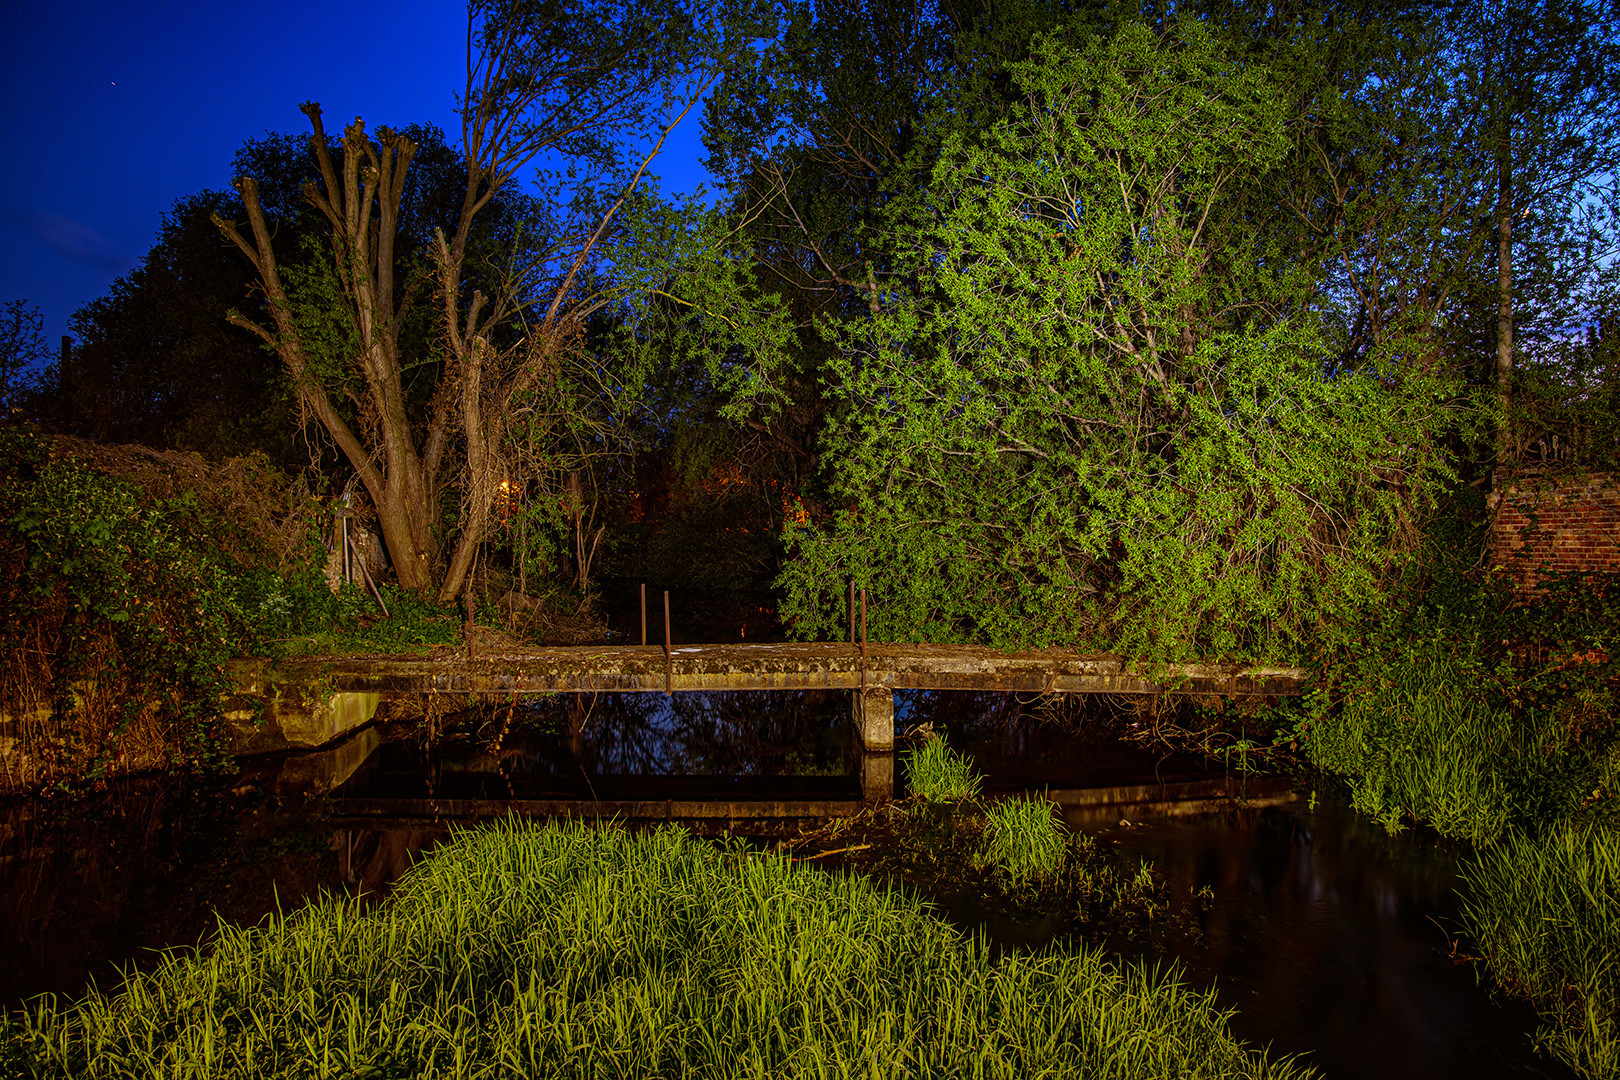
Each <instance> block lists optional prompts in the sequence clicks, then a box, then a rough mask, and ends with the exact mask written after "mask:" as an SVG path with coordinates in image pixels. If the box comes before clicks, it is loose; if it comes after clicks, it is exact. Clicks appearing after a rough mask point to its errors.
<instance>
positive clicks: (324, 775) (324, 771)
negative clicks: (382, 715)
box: [269, 725, 382, 795]
mask: <svg viewBox="0 0 1620 1080" xmlns="http://www.w3.org/2000/svg"><path fill="white" fill-rule="evenodd" d="M381 745H382V735H381V734H380V733H379V732H378V731H377V728H376V727H375V726H374V725H367V726H366V727H363V728H361V729H360V730H359V731H356V732H355V733H354V734H353V735H352V736H351V737H349V738H347V739H344V740H343V741H342V742H339V743H337V744H336V745H333V746H328V747H325V748H323V749H320V750H310V751H307V752H304V753H294V754H288V755H287V757H286V759H285V760H284V761H282V763H281V768H279V769H277V770H276V773H275V775H274V776H273V777H271V779H270V781H269V784H270V790H272V791H274V792H275V793H276V794H278V795H324V794H326V793H327V792H328V791H332V790H334V789H335V788H337V787H339V786H340V785H342V783H343V782H344V781H345V780H347V779H348V778H349V777H351V776H353V775H354V774H355V770H357V769H359V768H360V766H361V765H364V764H365V762H366V759H367V758H369V757H370V756H371V755H372V752H373V751H375V750H376V749H377V747H379V746H381Z"/></svg>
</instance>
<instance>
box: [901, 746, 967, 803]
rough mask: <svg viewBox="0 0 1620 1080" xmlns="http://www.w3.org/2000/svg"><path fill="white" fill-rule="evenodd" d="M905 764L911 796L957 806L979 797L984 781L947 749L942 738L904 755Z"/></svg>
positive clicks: (962, 756) (963, 760) (961, 756)
mask: <svg viewBox="0 0 1620 1080" xmlns="http://www.w3.org/2000/svg"><path fill="white" fill-rule="evenodd" d="M905 764H906V778H907V781H908V783H909V784H910V785H911V793H912V794H913V795H919V796H921V797H922V798H924V799H927V800H928V801H929V802H958V801H960V800H963V799H976V798H978V797H979V788H980V785H981V784H982V783H983V782H984V778H983V777H981V776H980V775H979V774H978V773H976V772H974V771H973V762H971V761H969V760H968V758H967V757H966V756H964V755H962V754H958V753H956V752H955V751H954V750H952V749H950V748H949V747H948V746H946V745H945V740H944V739H942V738H938V737H935V738H931V739H929V740H928V741H927V742H925V743H923V744H922V745H921V746H918V747H914V748H913V749H911V750H909V751H907V752H906V754H905Z"/></svg>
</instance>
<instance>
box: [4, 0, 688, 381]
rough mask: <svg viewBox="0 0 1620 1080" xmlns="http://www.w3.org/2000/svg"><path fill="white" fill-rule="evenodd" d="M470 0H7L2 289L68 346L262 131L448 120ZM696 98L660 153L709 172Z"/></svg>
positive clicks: (672, 184)
mask: <svg viewBox="0 0 1620 1080" xmlns="http://www.w3.org/2000/svg"><path fill="white" fill-rule="evenodd" d="M465 63H466V8H465V5H464V4H462V3H457V2H454V0H439V2H432V0H327V2H325V3H313V2H308V0H273V2H270V3H264V4H241V3H220V2H214V3H205V2H200V0H148V2H146V3H115V2H111V0H86V2H76V0H8V2H5V3H0V103H3V104H4V108H3V109H0V147H4V152H3V153H0V303H4V302H6V301H9V300H16V299H27V300H30V301H32V302H33V303H35V304H36V305H37V306H38V307H39V308H40V310H41V311H42V312H43V313H44V316H45V332H46V335H47V340H48V341H49V342H50V343H51V346H52V348H53V349H54V348H55V346H56V343H57V341H58V339H59V337H60V335H62V334H63V333H66V329H67V320H68V317H69V316H70V315H72V314H73V312H74V311H75V310H77V309H78V307H79V306H80V305H82V304H83V303H85V302H86V301H88V300H91V299H94V298H95V297H97V296H100V295H101V294H103V293H104V292H106V290H107V287H108V286H109V285H111V284H112V282H113V280H114V279H115V278H117V277H118V276H119V275H120V274H123V273H125V272H126V271H128V270H129V269H131V268H132V267H134V266H135V265H136V264H137V263H138V262H139V261H140V258H141V256H142V255H143V254H145V252H146V250H147V249H148V248H149V247H151V245H152V241H153V239H154V238H155V236H156V232H157V228H158V224H159V219H160V218H161V217H162V215H163V213H164V212H165V211H166V210H168V209H169V207H170V206H171V205H172V204H173V202H174V201H175V199H177V198H179V197H181V196H183V195H186V194H189V193H191V192H194V191H199V190H201V189H203V188H209V187H216V188H217V187H224V186H225V185H226V184H227V183H228V182H229V181H230V176H229V171H230V163H231V158H232V156H233V155H234V154H235V152H236V149H237V147H239V146H240V145H241V144H242V142H243V141H244V140H246V139H248V138H252V137H255V136H258V135H262V134H264V133H265V132H266V131H299V132H302V131H304V130H307V129H306V126H305V125H306V123H307V122H306V121H305V119H304V117H303V116H302V115H301V114H300V113H299V112H298V103H299V102H301V101H307V100H314V101H319V102H320V103H321V106H322V109H323V110H324V111H325V114H326V126H327V129H328V130H330V131H341V130H342V128H343V125H344V124H345V123H347V122H348V121H349V119H351V118H352V117H354V116H357V115H359V116H364V117H365V119H366V124H367V127H369V128H372V129H375V128H376V127H377V126H378V125H380V124H391V125H396V126H397V125H403V124H408V123H412V122H418V121H420V122H427V123H435V124H438V125H439V126H440V127H442V128H443V129H444V130H445V134H446V136H447V137H448V138H449V139H450V141H451V143H452V145H454V144H455V142H456V140H457V139H458V138H459V127H458V126H457V123H456V118H455V114H454V112H453V109H454V107H455V94H456V92H457V91H458V90H459V89H460V88H461V86H462V84H463V81H464V79H465ZM702 156H703V149H702V144H701V142H700V140H699V131H698V116H697V113H696V111H694V112H693V113H692V114H691V115H689V116H688V117H687V120H686V123H685V124H684V125H683V130H681V131H680V132H677V136H676V138H675V139H673V140H672V145H671V146H669V147H667V148H666V151H665V154H664V156H663V157H661V158H660V159H659V161H658V163H657V164H656V165H655V166H654V170H655V171H656V172H658V173H660V174H661V175H662V176H663V177H664V178H665V185H664V186H665V188H666V190H671V191H685V190H688V189H689V188H690V187H691V186H692V185H693V184H694V183H696V182H697V181H699V180H701V179H703V178H704V176H705V174H704V173H703V170H702V167H701V165H700V164H699V161H700V159H701V158H702Z"/></svg>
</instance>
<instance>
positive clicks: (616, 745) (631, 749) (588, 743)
mask: <svg viewBox="0 0 1620 1080" xmlns="http://www.w3.org/2000/svg"><path fill="white" fill-rule="evenodd" d="M528 713H529V717H528V723H527V725H526V728H527V729H529V730H533V731H535V732H536V733H537V734H538V732H541V731H549V730H554V729H556V728H560V729H561V730H563V731H564V732H565V733H567V736H566V737H565V738H562V739H558V738H554V737H531V738H523V737H520V738H518V739H514V738H513V737H512V736H508V738H507V739H506V740H504V742H503V746H504V747H505V748H506V749H507V750H508V751H510V750H513V749H515V748H517V747H518V746H519V745H521V747H522V751H521V759H519V758H518V757H516V756H513V755H510V754H509V755H508V756H507V757H506V759H505V760H506V763H507V765H508V766H509V768H512V769H521V770H525V771H530V772H536V773H547V772H549V773H554V774H562V773H569V772H574V771H576V770H577V769H578V768H579V766H580V765H583V766H584V767H585V769H586V771H587V772H589V773H592V774H626V775H721V776H783V775H806V774H837V773H842V772H844V771H845V762H844V750H845V746H844V744H845V742H846V741H847V733H848V724H849V694H848V693H847V692H844V691H827V690H808V691H802V692H797V693H784V692H781V691H770V690H711V691H704V692H687V693H678V694H673V695H669V696H665V695H663V694H599V695H588V694H570V695H559V696H557V697H554V698H548V699H537V700H536V701H535V702H534V703H533V704H531V705H530V706H529V708H528Z"/></svg>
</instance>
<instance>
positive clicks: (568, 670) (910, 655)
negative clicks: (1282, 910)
mask: <svg viewBox="0 0 1620 1080" xmlns="http://www.w3.org/2000/svg"><path fill="white" fill-rule="evenodd" d="M234 674H235V675H236V677H237V680H238V685H239V686H241V687H242V689H243V690H244V691H246V692H249V693H252V692H254V690H253V689H250V688H249V687H250V686H251V685H252V684H255V683H257V684H259V685H258V689H259V692H263V688H264V687H265V684H266V683H269V682H293V683H302V684H304V685H306V686H314V685H320V686H322V687H323V688H325V689H327V690H330V691H334V692H340V693H376V694H381V695H384V696H395V695H408V694H422V693H453V694H468V693H476V694H531V693H558V692H561V693H589V692H610V693H611V692H656V691H665V690H669V691H680V690H810V689H832V690H857V689H860V688H862V687H863V686H864V687H866V688H867V689H869V690H881V689H890V690H1016V691H1022V692H1027V693H1061V694H1076V693H1079V694H1086V693H1092V694H1095V693H1105V694H1164V693H1169V694H1195V695H1234V696H1249V695H1267V696H1287V695H1295V694H1299V693H1301V692H1302V690H1303V687H1304V679H1305V674H1304V672H1303V671H1302V670H1301V669H1299V668H1293V667H1280V666H1267V665H1244V664H1235V663H1196V664H1167V665H1144V664H1132V663H1130V662H1127V661H1125V660H1122V659H1121V658H1119V657H1117V656H1107V655H1081V654H1077V653H1072V652H1061V651H1055V650H1054V651H1035V652H999V651H997V650H995V649H988V648H984V647H981V646H976V645H894V644H877V643H868V645H867V646H866V657H865V661H864V666H863V661H862V656H861V648H860V646H858V645H851V644H849V643H847V642H789V643H782V644H730V645H683V646H677V647H675V648H674V649H673V650H671V651H670V653H669V654H668V656H667V657H666V655H665V652H664V650H663V648H662V647H661V646H655V645H604V646H585V647H570V648H562V647H553V648H513V647H504V648H499V649H493V650H490V651H488V652H485V651H482V650H480V651H478V652H477V653H476V656H475V659H473V660H471V661H469V660H468V659H467V655H466V652H465V650H454V651H452V650H448V649H446V650H439V651H438V652H436V653H434V654H430V655H426V656H352V657H308V658H299V659H292V660H283V661H279V662H277V663H275V664H274V665H269V664H266V663H264V662H260V661H244V662H240V663H239V664H238V665H237V666H236V670H235V672H234Z"/></svg>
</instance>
